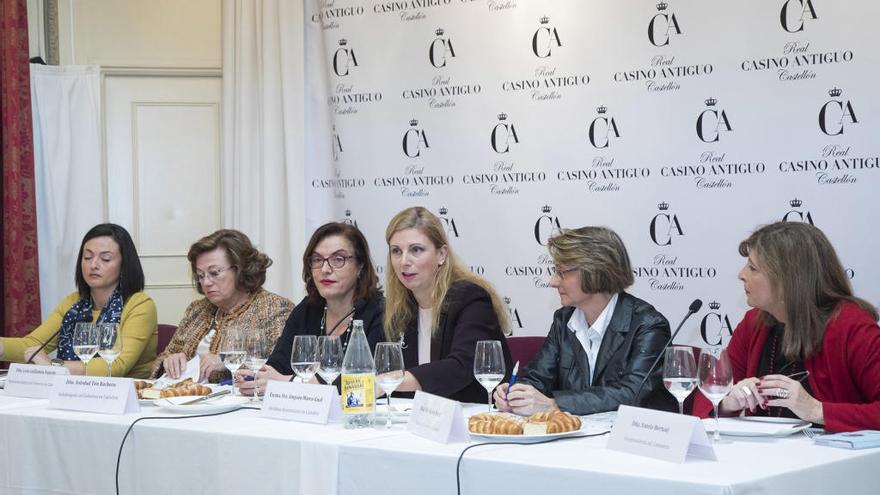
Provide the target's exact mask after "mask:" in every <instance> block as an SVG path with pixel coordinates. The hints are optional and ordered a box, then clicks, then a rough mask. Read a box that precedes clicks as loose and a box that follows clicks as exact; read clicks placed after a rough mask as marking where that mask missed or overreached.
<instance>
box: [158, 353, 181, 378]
mask: <svg viewBox="0 0 880 495" xmlns="http://www.w3.org/2000/svg"><path fill="white" fill-rule="evenodd" d="M186 361H187V359H186V354H184V353H182V352H178V353H176V354H169V355H168V357H166V358H165V359H164V360H162V367H163V368H165V374H166V375H168V378H171V379H172V380H177V379H178V378H180V375H182V374H183V372H184V371H186Z"/></svg>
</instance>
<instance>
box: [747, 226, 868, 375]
mask: <svg viewBox="0 0 880 495" xmlns="http://www.w3.org/2000/svg"><path fill="white" fill-rule="evenodd" d="M749 253H751V254H753V255H754V258H755V263H756V264H757V266H758V269H759V270H763V271H764V272H765V273H766V274H767V278H768V279H769V281H770V287H771V290H772V291H773V293H774V297H775V298H776V299H777V300H779V301H785V312H786V313H787V314H786V315H785V318H786V322H785V327H786V332H785V333H784V334H783V338H782V352H783V353H784V354H785V356H786V357H787V358H789V359H791V360H795V359H806V358H808V357H810V356H813V355H814V354H816V353H817V352H819V351H820V350H821V349H822V339H823V338H824V336H825V326H826V325H827V324H828V321H829V320H830V319H831V318H832V316H833V315H834V314H835V311H836V310H837V309H838V304H839V303H840V302H842V301H850V302H853V303H855V304H858V305H859V306H860V307H861V308H862V309H864V310H865V311H867V312H868V313H870V314H871V317H872V318H874V320H876V319H877V310H876V309H874V307H873V306H872V305H871V304H870V303H868V302H867V301H864V300H862V299H859V298H857V297H855V296H854V295H853V291H852V287H851V286H850V283H849V279H847V277H846V272H844V270H843V265H842V264H841V263H840V259H839V258H838V257H837V253H836V252H835V251H834V247H833V246H832V245H831V241H829V240H828V238H827V237H825V234H823V233H822V231H821V230H819V229H817V228H816V227H814V226H812V225H809V224H806V223H801V222H776V223H771V224H770V225H765V226H763V227H761V228H760V229H758V230H756V231H755V232H754V233H753V234H752V235H750V236H749V238H748V239H746V240H744V241H742V242H740V243H739V254H740V255H742V256H744V257H748V256H749ZM759 318H760V320H761V321H762V322H763V323H765V324H768V325H774V324H775V323H776V319H775V318H774V317H773V316H772V315H771V314H770V313H768V312H766V311H764V310H761V313H760V317H759Z"/></svg>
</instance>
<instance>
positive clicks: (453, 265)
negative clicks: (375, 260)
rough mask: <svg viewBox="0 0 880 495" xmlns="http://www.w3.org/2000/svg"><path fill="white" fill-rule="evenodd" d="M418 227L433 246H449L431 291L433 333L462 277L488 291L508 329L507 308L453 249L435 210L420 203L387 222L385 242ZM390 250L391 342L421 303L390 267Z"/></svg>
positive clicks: (387, 315)
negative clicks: (445, 300)
mask: <svg viewBox="0 0 880 495" xmlns="http://www.w3.org/2000/svg"><path fill="white" fill-rule="evenodd" d="M406 229H416V230H418V231H419V232H421V233H422V234H424V235H425V237H427V238H428V240H429V241H430V242H431V244H433V245H434V247H435V248H436V249H440V248H442V247H443V246H446V247H447V250H448V254H447V256H446V262H445V263H443V264H442V265H440V266H439V267H438V268H437V272H436V273H435V276H434V286H433V288H432V290H431V308H432V309H433V311H432V312H431V333H432V334H433V333H434V332H436V331H437V328H438V326H439V320H440V313H441V312H442V309H443V308H440V307H439V306H440V304H441V303H442V302H443V300H444V299H445V298H446V294H447V292H449V287H450V286H451V285H452V284H453V283H455V282H458V281H460V280H464V281H467V282H471V283H474V284H476V285H478V286H480V287H482V288H483V289H484V290H485V291H486V292H488V293H489V297H490V298H491V299H492V309H493V310H494V312H495V317H496V318H498V324H499V325H500V327H501V330H502V331H506V329H507V328H508V326H509V325H508V318H507V308H506V307H505V305H504V303H503V302H502V301H501V298H499V297H498V294H497V293H496V292H495V289H493V288H492V284H490V283H489V282H487V281H486V280H485V279H483V278H482V277H479V276H477V275H474V274H473V273H471V271H470V270H469V269H468V267H467V266H465V265H464V264H463V263H462V262H461V260H459V259H458V257H457V256H455V254H454V253H453V252H452V249H451V247H449V243H448V241H447V238H446V232H445V230H444V229H443V225H442V224H441V223H440V219H438V218H437V217H436V216H435V215H434V214H433V213H431V212H430V211H428V210H427V209H425V208H422V207H421V206H415V207H411V208H407V209H405V210H403V211H401V212H400V213H398V214H397V215H394V218H392V219H391V221H390V222H389V223H388V228H387V229H385V241H386V242H387V243H388V245H389V246H390V245H391V237H392V236H393V235H394V234H395V233H397V232H400V231H402V230H406ZM391 267H392V265H391V250H390V249H389V251H388V261H387V265H386V270H385V273H386V275H385V337H386V338H387V339H388V340H390V341H396V340H400V338H401V336H402V335H403V334H404V333H405V332H406V326H407V325H408V324H409V323H410V322H411V321H412V320H413V319H414V318H415V317H416V314H417V311H418V310H417V308H418V303H417V302H416V299H415V296H413V293H412V291H410V290H409V289H407V288H406V286H404V285H403V283H402V282H401V281H400V279H399V278H397V274H396V273H395V272H394V270H393V269H392V268H391Z"/></svg>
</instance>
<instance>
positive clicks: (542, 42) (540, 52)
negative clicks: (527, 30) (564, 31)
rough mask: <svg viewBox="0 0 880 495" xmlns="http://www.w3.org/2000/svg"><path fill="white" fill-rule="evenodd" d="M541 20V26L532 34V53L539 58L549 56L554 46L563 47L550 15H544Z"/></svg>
mask: <svg viewBox="0 0 880 495" xmlns="http://www.w3.org/2000/svg"><path fill="white" fill-rule="evenodd" d="M539 22H540V26H539V27H538V29H537V30H536V31H535V34H533V35H532V53H534V54H535V56H536V57H538V58H549V57H550V55H552V54H553V49H554V48H562V40H560V39H559V31H557V30H556V28H555V27H554V26H553V25H552V24H550V18H549V17H547V16H544V17H542V18H541V20H540V21H539Z"/></svg>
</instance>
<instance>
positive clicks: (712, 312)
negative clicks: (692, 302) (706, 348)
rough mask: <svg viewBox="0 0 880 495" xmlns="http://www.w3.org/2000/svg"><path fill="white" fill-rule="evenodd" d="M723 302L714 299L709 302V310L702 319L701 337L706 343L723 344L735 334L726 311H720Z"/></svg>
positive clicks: (712, 344)
mask: <svg viewBox="0 0 880 495" xmlns="http://www.w3.org/2000/svg"><path fill="white" fill-rule="evenodd" d="M720 309H721V303H719V302H718V301H712V302H710V303H709V312H708V313H706V315H705V316H703V319H702V320H700V337H701V338H702V339H703V342H705V343H706V345H710V346H716V345H721V344H722V342H723V341H724V340H725V336H726V338H728V339H729V338H730V337H731V336H732V335H733V326H731V324H730V318H729V317H728V316H727V314H726V313H722V312H721V311H720Z"/></svg>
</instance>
